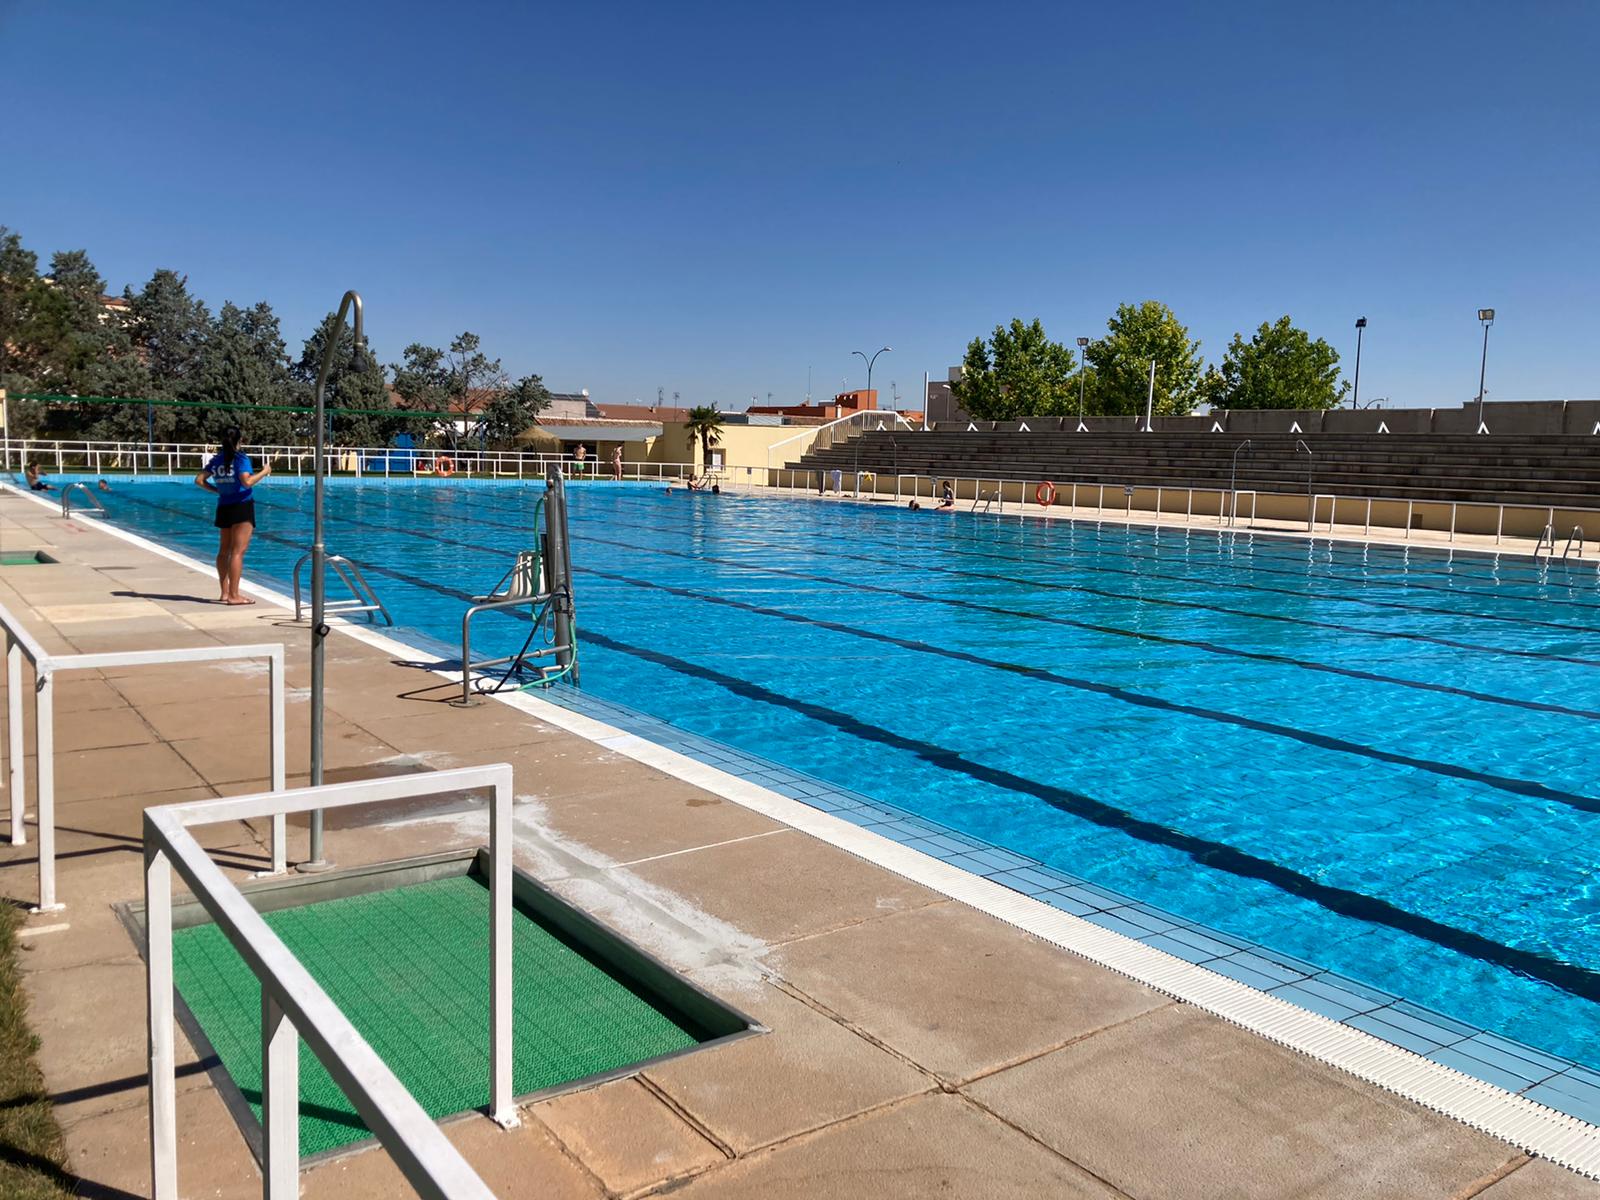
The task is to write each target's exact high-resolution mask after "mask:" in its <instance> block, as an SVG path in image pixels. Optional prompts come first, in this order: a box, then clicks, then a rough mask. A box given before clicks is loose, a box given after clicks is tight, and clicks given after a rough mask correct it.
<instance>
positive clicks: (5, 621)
mask: <svg viewBox="0 0 1600 1200" xmlns="http://www.w3.org/2000/svg"><path fill="white" fill-rule="evenodd" d="M0 628H3V629H4V631H5V643H6V693H7V694H6V707H7V718H8V723H9V724H10V730H9V732H8V737H7V741H6V747H5V754H4V756H0V757H9V760H10V761H9V762H6V763H3V764H0V765H3V766H5V767H8V768H9V778H8V781H7V786H8V787H9V788H10V790H11V844H12V845H13V846H21V845H24V844H25V843H26V842H27V840H28V836H27V825H26V820H25V818H26V815H27V814H26V807H27V790H26V786H27V776H26V772H25V771H24V769H23V765H24V757H25V753H26V752H25V750H24V747H23V708H22V696H23V692H24V690H26V691H28V692H31V693H32V694H33V696H34V715H33V750H34V758H35V760H36V767H35V779H34V794H35V811H36V813H37V819H38V824H39V905H38V908H37V910H36V911H38V912H54V911H56V910H58V909H60V908H62V907H63V906H62V905H61V904H60V903H59V902H58V901H57V900H56V766H55V677H56V675H57V674H58V673H59V672H62V671H103V670H106V669H107V668H110V667H141V666H155V665H161V664H166V663H196V662H218V661H228V660H236V659H241V658H265V659H266V660H267V663H268V668H267V672H268V695H267V724H268V743H269V745H268V752H267V753H268V764H267V770H268V778H269V779H270V780H271V781H272V786H273V787H274V788H282V787H283V786H284V782H285V780H284V772H285V769H286V768H285V763H284V760H285V745H286V738H285V732H284V731H285V718H284V676H283V645H282V644H281V643H279V642H266V643H262V644H259V645H250V646H194V647H186V648H182V649H174V650H123V651H115V652H110V653H103V654H51V653H49V652H48V651H47V650H45V648H44V647H43V646H41V645H40V644H39V643H38V641H37V640H35V638H34V637H33V635H32V634H31V633H29V632H28V630H27V628H26V627H25V626H24V625H23V624H22V622H21V621H19V620H18V619H17V618H16V616H15V615H14V614H12V613H11V612H10V611H9V610H8V609H7V608H5V606H3V605H0ZM24 658H26V659H27V660H28V661H29V662H31V663H32V664H33V673H34V685H33V687H31V688H27V689H24V688H23V685H22V660H23V659H24ZM0 774H4V772H0ZM287 847H288V837H287V830H286V828H285V826H284V823H283V821H282V820H281V819H280V820H275V821H274V822H273V824H272V870H273V872H279V871H282V870H284V868H285V865H286V856H287Z"/></svg>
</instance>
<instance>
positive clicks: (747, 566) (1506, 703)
mask: <svg viewBox="0 0 1600 1200" xmlns="http://www.w3.org/2000/svg"><path fill="white" fill-rule="evenodd" d="M389 507H396V508H400V509H402V510H403V511H405V512H410V513H415V514H416V515H418V516H437V515H439V514H437V513H428V512H426V511H425V510H421V509H412V508H409V507H407V506H404V505H391V506H389ZM333 519H336V520H345V521H358V522H360V523H362V524H365V525H367V526H368V527H370V528H375V529H379V530H387V531H389V532H404V531H402V530H399V529H397V528H396V527H394V526H388V525H381V524H378V523H376V522H367V521H361V519H359V518H352V517H344V516H340V517H335V518H333ZM475 520H476V523H478V524H481V525H488V526H492V527H494V528H502V529H513V530H521V528H522V527H521V526H515V525H510V524H508V523H505V522H499V521H492V520H488V519H484V518H475ZM636 525H637V526H639V527H643V528H649V529H653V530H656V531H658V532H662V533H669V534H674V535H676V536H679V537H682V536H683V535H684V531H683V530H681V529H671V528H668V527H665V526H659V525H652V524H649V523H648V522H636ZM574 537H575V539H576V540H578V541H589V542H596V543H599V544H602V545H609V546H614V547H618V548H621V549H624V550H629V551H633V552H644V553H651V554H663V555H669V556H673V557H678V558H683V559H687V560H690V561H694V562H711V563H717V564H720V565H725V566H730V567H733V568H735V569H739V570H748V571H758V572H764V573H767V574H773V575H779V576H787V577H790V578H795V579H802V580H806V581H808V582H813V583H822V584H827V585H830V586H835V587H841V588H845V589H847V590H851V591H864V592H875V593H880V594H885V595H892V596H896V597H899V598H902V599H906V600H910V601H914V602H919V603H933V604H941V605H946V606H950V607H958V608H963V609H968V610H972V611H978V612H987V613H993V614H996V615H1000V616H1011V617H1018V618H1021V619H1024V620H1035V621H1041V622H1046V623H1049V624H1055V625H1062V626H1066V627H1070V628H1077V629H1083V630H1086V631H1089V632H1094V633H1103V634H1109V635H1112V636H1118V637H1126V638H1132V639H1137V640H1140V641H1148V642H1155V643H1160V644H1167V645H1177V646H1185V647H1191V648H1194V649H1198V650H1201V651H1204V652H1207V653H1213V654H1218V655H1223V656H1231V657H1239V658H1245V659H1253V660H1257V661H1262V662H1268V663H1273V664H1277V665H1285V666H1290V667H1296V668H1300V669H1304V670H1308V671H1317V672H1322V673H1326V674H1331V675H1337V676H1343V677H1347V678H1353V679H1358V680H1362V681H1364V682H1375V683H1388V684H1393V685H1395V686H1399V687H1408V688H1412V689H1414V690H1418V691H1428V692H1434V693H1437V694H1442V695H1451V696H1457V697H1461V698H1463V699H1468V700H1475V701H1480V702H1483V703H1488V704H1496V705H1501V706H1503V707H1509V708H1516V709H1519V710H1523V711H1532V712H1547V713H1551V714H1554V715H1557V716H1570V717H1575V718H1578V719H1580V720H1600V712H1595V711H1592V710H1588V709H1580V708H1570V707H1567V706H1563V705H1557V704H1548V703H1544V702H1542V701H1532V700H1518V699H1515V698H1513V697H1508V696H1498V695H1495V694H1493V693H1489V692H1477V691H1472V690H1470V689H1466V688H1458V687H1454V686H1452V685H1449V684H1442V683H1426V682H1423V681H1419V680H1408V679H1401V678H1398V677H1395V676H1386V675H1380V674H1377V673H1375V672H1370V671H1361V670H1358V669H1355V668H1349V667H1337V666H1333V665H1331V664H1327V663H1318V662H1312V661H1309V660H1304V659H1296V658H1292V657H1289V656H1287V655H1278V654H1270V653H1266V652H1261V651H1251V650H1243V649H1238V648H1234V647H1229V646H1222V645H1219V644H1217V643H1213V642H1204V641H1199V640H1195V639H1187V638H1177V637H1170V636H1166V635H1162V634H1153V633H1142V632H1139V631H1136V630H1129V629H1122V628H1120V627H1118V626H1114V625H1097V624H1093V623H1089V622H1084V621H1075V620H1072V619H1071V618H1067V617H1059V616H1054V615H1050V614H1044V613H1034V612H1030V611H1028V610H1026V609H1013V608H1004V607H1001V606H997V605H986V604H979V603H977V602H975V601H968V600H961V599H958V598H953V597H943V596H932V595H925V594H921V593H914V592H906V591H902V590H899V589H895V588H889V587H885V586H882V585H875V584H866V583H859V582H855V581H851V580H840V579H834V578H830V577H828V576H823V575H812V574H808V573H805V572H801V571H795V570H792V569H788V568H782V567H772V566H763V565H759V564H755V563H746V562H740V561H738V560H735V559H726V558H720V557H716V556H712V555H707V554H695V553H691V552H688V551H681V550H671V549H667V548H664V547H658V546H642V545H637V544H634V543H628V542H618V541H614V540H611V539H608V538H601V537H596V536H594V535H592V534H585V533H577V534H575V535H574ZM445 541H446V544H455V545H460V546H463V547H465V548H469V549H474V550H479V551H484V552H488V550H489V548H488V547H484V546H482V545H480V544H477V543H469V542H457V541H452V540H449V539H445ZM757 544H760V545H763V546H766V547H768V548H772V549H783V547H780V546H776V545H774V544H772V543H757ZM498 552H500V553H505V552H506V551H504V550H501V551H498ZM793 552H794V553H798V554H808V555H813V556H816V557H830V556H831V557H845V558H861V559H863V560H864V561H869V562H879V563H890V562H891V561H892V560H887V559H877V558H873V557H871V556H864V555H846V554H841V553H838V552H833V551H830V552H827V553H824V552H822V551H814V550H805V549H802V548H799V547H795V548H793ZM580 569H587V568H580ZM904 569H906V570H910V571H913V572H914V570H915V568H911V567H905V568H904ZM934 569H936V570H945V571H948V570H949V569H948V568H934ZM951 573H956V574H961V575H964V576H969V577H971V578H978V579H984V580H988V579H993V578H1002V579H1003V578H1006V577H1004V576H998V577H996V576H987V575H979V574H977V573H973V572H951ZM1128 598H1133V599H1141V598H1137V597H1128ZM1595 665H1600V664H1595ZM1105 686H1110V685H1105Z"/></svg>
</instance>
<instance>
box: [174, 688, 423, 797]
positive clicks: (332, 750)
mask: <svg viewBox="0 0 1600 1200" xmlns="http://www.w3.org/2000/svg"><path fill="white" fill-rule="evenodd" d="M262 699H263V703H262V704H261V705H260V706H259V707H258V709H257V711H256V715H255V718H254V719H253V720H251V721H249V722H248V723H247V724H246V725H245V727H244V730H243V731H242V733H243V736H240V737H218V736H216V735H215V734H205V735H203V736H199V737H187V738H183V739H181V740H179V741H175V742H173V743H172V749H173V750H175V751H177V753H179V754H181V755H182V756H183V758H184V760H185V761H186V762H188V763H189V764H190V765H191V766H192V767H193V768H194V769H195V770H196V771H197V772H199V773H200V774H201V775H203V776H204V777H205V778H206V779H208V780H210V781H211V782H212V783H214V784H229V783H238V782H240V781H242V780H246V779H253V778H256V777H257V776H260V775H263V774H264V773H265V766H266V759H267V752H268V746H269V742H268V735H267V712H266V704H265V697H264V696H263V698H262ZM252 730H253V731H254V732H251V731H252ZM310 747H311V734H310V730H309V728H307V727H304V726H301V727H298V728H297V729H295V730H294V736H293V738H292V739H291V741H290V744H289V749H288V762H289V765H290V766H291V767H295V766H299V765H301V764H304V763H307V762H309V761H310V759H309V756H310V753H311V749H310ZM395 753H396V751H395V748H394V747H393V746H391V745H389V744H388V743H387V742H382V741H379V740H378V739H377V738H375V737H373V736H372V735H371V734H369V733H367V732H366V731H365V730H362V729H360V728H358V727H357V726H355V725H353V724H351V723H350V722H349V721H346V720H345V719H344V718H343V717H339V716H336V715H333V714H328V715H327V716H325V717H324V719H323V723H322V755H323V758H322V762H323V766H324V767H326V768H331V767H364V766H366V765H368V764H369V763H374V762H379V761H382V760H384V759H387V758H393V757H394V755H395Z"/></svg>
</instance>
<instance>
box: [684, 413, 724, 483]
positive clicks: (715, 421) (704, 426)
mask: <svg viewBox="0 0 1600 1200" xmlns="http://www.w3.org/2000/svg"><path fill="white" fill-rule="evenodd" d="M686 425H687V428H688V431H689V436H690V437H692V438H694V437H697V438H699V439H700V464H701V466H702V467H709V466H710V465H711V447H713V446H715V445H718V444H720V443H721V441H722V435H721V434H720V433H719V432H718V430H720V429H721V428H722V414H721V413H719V412H718V411H717V410H716V409H714V408H712V407H711V406H710V405H709V404H699V405H696V406H695V407H694V408H691V409H690V410H689V419H688V421H687V422H686Z"/></svg>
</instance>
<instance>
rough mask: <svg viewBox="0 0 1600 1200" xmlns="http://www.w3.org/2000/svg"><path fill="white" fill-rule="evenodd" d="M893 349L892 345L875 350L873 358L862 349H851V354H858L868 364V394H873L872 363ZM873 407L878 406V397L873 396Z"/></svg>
mask: <svg viewBox="0 0 1600 1200" xmlns="http://www.w3.org/2000/svg"><path fill="white" fill-rule="evenodd" d="M892 349H893V347H892V346H885V347H884V348H883V349H882V350H874V351H873V352H872V357H871V358H868V357H867V356H866V355H865V354H863V353H862V352H861V351H860V350H852V351H850V353H851V354H854V355H856V356H857V357H859V358H860V359H861V361H862V362H864V363H866V364H867V394H868V395H869V396H870V395H872V364H873V363H875V362H877V361H878V355H880V354H887V353H889V351H890V350H892ZM872 407H873V408H877V407H878V401H877V397H873V401H872Z"/></svg>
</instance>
